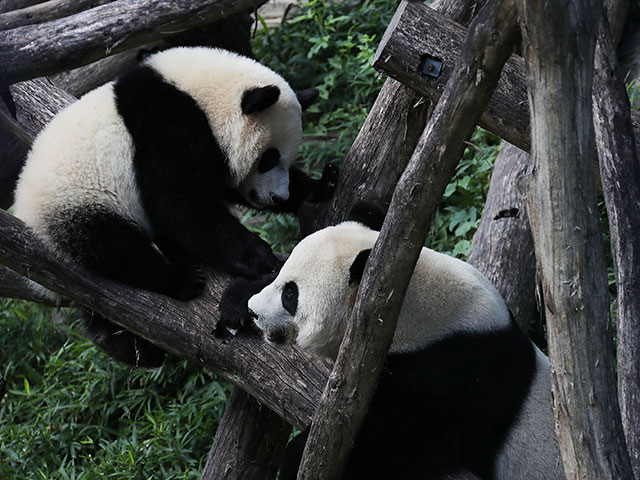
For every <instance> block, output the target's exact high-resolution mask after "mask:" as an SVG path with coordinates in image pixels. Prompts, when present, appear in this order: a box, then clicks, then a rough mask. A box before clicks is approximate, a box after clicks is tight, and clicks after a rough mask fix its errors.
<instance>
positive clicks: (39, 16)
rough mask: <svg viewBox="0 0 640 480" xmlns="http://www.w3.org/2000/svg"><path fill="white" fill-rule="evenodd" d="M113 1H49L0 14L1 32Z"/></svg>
mask: <svg viewBox="0 0 640 480" xmlns="http://www.w3.org/2000/svg"><path fill="white" fill-rule="evenodd" d="M111 1H113V0H49V1H48V2H43V3H39V4H37V5H32V6H29V7H25V8H21V9H19V10H13V11H10V12H5V13H0V30H8V29H10V28H16V27H21V26H23V25H33V24H36V23H42V22H48V21H50V20H55V19H57V18H62V17H66V16H67V15H72V14H74V13H77V12H81V11H82V10H86V9H88V8H92V7H97V6H100V5H104V4H105V3H109V2H111Z"/></svg>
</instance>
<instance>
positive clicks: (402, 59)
mask: <svg viewBox="0 0 640 480" xmlns="http://www.w3.org/2000/svg"><path fill="white" fill-rule="evenodd" d="M392 31H397V33H396V34H394V35H390V34H389V33H390V32H392ZM466 35H467V31H466V29H465V28H464V27H462V26H460V25H458V24H457V23H455V22H453V21H451V20H450V19H448V18H447V17H445V16H443V15H441V14H440V13H438V12H436V11H434V10H433V9H431V8H429V7H427V6H426V5H424V4H422V2H410V3H409V5H408V6H407V8H405V9H403V10H402V11H398V12H396V15H395V16H394V17H393V19H392V20H391V23H390V24H389V27H388V28H387V33H385V35H384V36H383V38H382V40H381V41H380V45H379V46H378V50H377V52H376V55H375V57H374V60H373V66H374V68H376V69H377V70H380V71H381V72H383V73H385V74H387V75H389V76H390V77H392V78H394V79H396V80H397V81H399V82H401V83H403V84H405V85H407V86H408V87H410V88H412V89H413V90H415V91H416V92H419V93H420V94H422V95H424V96H425V97H426V98H428V99H429V100H431V101H432V102H436V101H437V100H438V98H440V95H441V94H442V91H443V89H444V86H445V84H446V82H447V80H448V79H449V77H450V76H451V72H452V71H453V69H454V67H455V65H456V63H457V61H458V57H459V55H460V48H461V45H462V42H463V41H464V38H465V37H466ZM427 57H428V58H434V59H437V60H439V61H441V62H442V71H441V73H440V75H439V76H438V77H431V76H429V75H426V74H424V73H422V70H423V67H424V62H425V59H426V58H427ZM529 122H530V121H529V103H528V100H527V88H526V82H525V65H524V61H523V59H522V58H521V57H519V56H517V55H512V57H511V58H510V59H509V61H508V62H507V64H506V65H505V67H504V69H503V72H502V77H501V78H500V82H499V83H498V88H496V91H495V93H494V94H493V97H492V98H491V102H489V105H488V106H487V108H486V111H485V112H484V113H483V114H482V116H481V117H480V122H479V125H480V126H482V127H483V128H486V129H487V130H489V131H491V132H493V133H495V134H496V135H498V136H499V137H501V138H503V139H504V140H506V141H508V142H509V143H512V144H513V145H516V146H517V147H519V148H521V149H522V150H525V151H527V152H529V151H530V149H531V136H530V123H529ZM632 122H633V132H634V136H635V139H636V149H637V150H639V151H640V112H633V113H632Z"/></svg>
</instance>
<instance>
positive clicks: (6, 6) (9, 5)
mask: <svg viewBox="0 0 640 480" xmlns="http://www.w3.org/2000/svg"><path fill="white" fill-rule="evenodd" d="M43 1H45V0H2V2H0V12H10V11H11V10H18V9H20V8H26V7H30V6H31V5H37V4H38V3H42V2H43Z"/></svg>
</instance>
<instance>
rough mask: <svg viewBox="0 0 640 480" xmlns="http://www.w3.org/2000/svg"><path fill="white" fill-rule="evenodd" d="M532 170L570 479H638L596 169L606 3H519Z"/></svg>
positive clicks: (530, 202) (533, 214)
mask: <svg viewBox="0 0 640 480" xmlns="http://www.w3.org/2000/svg"><path fill="white" fill-rule="evenodd" d="M517 3H518V7H519V13H520V16H521V26H522V34H523V43H524V51H525V55H526V58H527V65H528V71H529V76H528V83H529V98H530V103H531V112H532V116H531V125H532V139H533V141H532V144H533V155H532V156H533V159H534V162H535V171H534V174H533V177H532V181H531V187H530V191H529V195H528V197H527V208H528V213H529V219H530V223H531V227H532V231H533V238H534V244H535V250H536V257H537V260H538V263H539V265H540V270H541V273H542V285H543V294H544V302H545V310H546V318H547V331H548V340H549V354H550V355H549V356H550V360H551V376H552V393H553V395H552V398H553V403H554V413H555V417H556V426H557V431H558V440H559V444H560V449H561V453H562V459H563V463H564V469H565V473H566V474H567V477H568V478H569V479H574V478H575V479H577V478H580V479H594V480H595V479H598V480H604V479H618V480H619V479H632V478H633V473H632V471H631V464H630V462H629V456H628V454H627V451H626V447H625V443H624V436H623V433H622V424H621V420H620V414H619V410H618V402H617V398H616V385H615V372H614V368H613V350H612V337H611V323H610V319H609V302H608V297H607V277H606V270H605V263H604V251H603V250H604V247H603V241H602V234H601V231H600V224H599V219H598V209H597V205H596V194H595V174H594V171H593V165H594V157H593V117H592V112H591V93H592V90H591V83H592V82H591V80H592V78H593V52H594V48H595V33H594V32H595V31H596V27H597V21H598V14H599V12H600V4H599V2H598V0H593V1H591V2H573V3H562V4H561V3H554V2H540V1H537V0H534V1H529V0H517Z"/></svg>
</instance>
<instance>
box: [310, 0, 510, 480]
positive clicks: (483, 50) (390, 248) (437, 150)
mask: <svg viewBox="0 0 640 480" xmlns="http://www.w3.org/2000/svg"><path fill="white" fill-rule="evenodd" d="M407 3H408V2H403V3H402V4H401V5H400V7H399V8H398V12H397V13H396V17H394V18H397V17H398V15H401V13H402V10H403V8H405V7H406V6H407ZM413 3H414V4H415V2H413ZM424 8H428V7H426V6H425V7H424ZM395 26H396V25H395V24H394V22H393V20H392V23H391V25H390V29H393V28H394V27H395ZM516 30H517V29H516V15H515V5H514V3H513V1H512V0H491V1H489V2H488V3H487V5H486V6H485V7H484V8H483V9H482V11H481V12H480V13H479V15H478V17H477V18H476V19H475V20H474V22H473V23H472V25H471V28H470V30H469V36H468V38H467V41H466V43H465V48H464V50H463V55H462V58H461V59H460V62H459V64H458V65H457V66H456V68H455V71H454V73H453V74H452V77H451V80H450V81H449V82H448V83H447V87H446V89H445V92H444V93H443V96H442V98H441V100H440V102H439V103H438V105H437V106H436V109H435V111H434V113H433V116H432V117H431V119H430V121H429V123H428V124H427V126H426V128H425V130H424V132H423V134H422V136H421V138H420V141H419V142H418V146H417V148H416V150H415V151H414V154H413V155H412V157H411V160H410V162H409V165H408V166H407V169H406V170H405V172H404V173H403V175H402V177H401V179H400V182H399V183H398V186H397V187H396V190H395V192H394V195H393V198H392V200H391V206H390V209H389V213H388V215H387V218H386V219H385V223H384V226H383V228H382V232H381V234H380V237H379V239H378V241H377V242H376V245H375V246H374V248H373V251H372V253H371V257H370V259H369V261H368V262H367V267H366V269H365V273H364V277H363V280H362V284H361V286H360V290H359V292H358V298H357V300H356V305H355V307H354V310H353V312H352V315H351V319H350V321H349V325H348V327H347V331H346V334H345V338H344V340H343V342H342V345H341V348H340V352H339V354H338V358H337V359H336V364H335V366H334V369H333V371H332V373H331V375H330V377H329V382H328V384H327V387H326V388H325V391H324V393H323V396H322V399H321V401H320V404H319V406H318V409H317V410H316V414H315V416H314V421H313V424H312V427H311V432H310V435H309V439H308V441H307V445H306V448H305V452H304V455H303V459H302V464H301V466H300V470H299V472H298V478H299V479H305V480H307V479H327V480H328V479H332V480H333V479H336V478H339V476H340V473H341V471H342V470H343V468H344V465H345V463H346V460H347V457H348V454H349V450H350V446H351V445H352V443H353V440H354V438H355V435H356V434H357V430H358V428H359V427H360V425H361V423H362V420H363V419H364V416H365V415H366V411H367V408H368V404H369V402H370V399H371V397H372V394H373V390H374V388H375V384H376V381H377V378H378V376H379V374H380V371H381V369H382V365H383V362H384V357H385V355H386V352H387V351H388V349H389V346H390V344H391V339H392V336H393V333H394V330H395V324H396V322H397V318H398V313H399V311H400V308H401V306H402V301H403V299H404V294H405V292H406V288H407V285H408V283H409V279H410V277H411V274H412V272H413V267H414V266H415V263H416V260H417V258H418V255H419V253H420V250H421V248H422V245H423V244H424V240H425V239H426V235H427V229H428V226H429V224H430V221H431V218H432V216H433V213H434V212H435V208H436V205H437V203H438V201H439V200H440V198H441V196H442V193H443V192H444V189H445V187H446V185H447V183H448V182H449V180H450V179H451V177H452V175H453V173H454V171H455V167H456V165H457V163H458V160H459V159H460V156H461V155H462V152H463V151H464V147H465V145H464V141H465V140H466V139H467V138H468V137H469V136H470V135H471V133H472V131H473V129H474V128H475V125H476V122H477V120H478V118H479V116H480V113H481V112H482V111H483V110H484V108H485V107H486V105H487V103H488V101H489V98H490V97H491V94H492V92H493V90H494V89H495V86H496V84H497V81H498V78H499V76H500V72H501V69H502V66H503V64H504V62H505V61H506V60H507V58H509V56H510V54H511V51H512V48H513V44H514V41H515V38H516ZM385 38H389V35H385ZM417 212H420V215H416V213H417ZM414 217H418V218H414Z"/></svg>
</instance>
